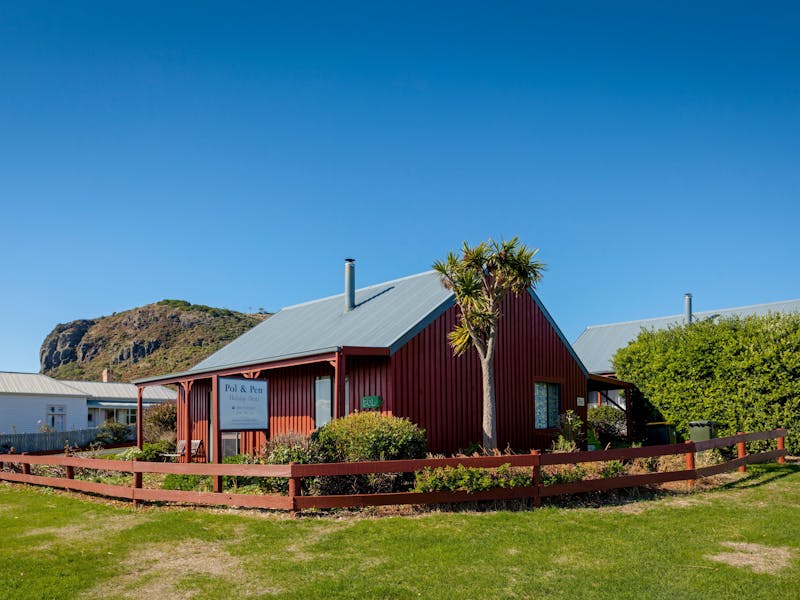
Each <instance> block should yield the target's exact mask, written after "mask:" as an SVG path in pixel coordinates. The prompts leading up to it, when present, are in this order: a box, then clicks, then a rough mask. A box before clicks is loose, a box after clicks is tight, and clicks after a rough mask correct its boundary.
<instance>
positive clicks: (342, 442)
mask: <svg viewBox="0 0 800 600" xmlns="http://www.w3.org/2000/svg"><path fill="white" fill-rule="evenodd" d="M311 441H312V443H313V444H314V445H315V446H316V448H317V451H318V452H319V454H320V458H321V460H322V461H323V462H358V461H365V460H399V459H404V458H425V448H426V440H425V430H424V429H420V428H419V427H417V426H416V425H415V424H414V423H412V422H411V421H409V420H408V419H401V418H400V417H393V416H391V415H384V414H382V413H379V412H356V413H353V414H351V415H349V416H347V417H344V418H342V419H334V420H333V421H331V422H330V423H328V424H327V425H325V426H323V427H320V428H319V429H318V430H317V431H315V432H314V433H313V434H312V435H311Z"/></svg>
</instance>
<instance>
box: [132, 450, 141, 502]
mask: <svg viewBox="0 0 800 600" xmlns="http://www.w3.org/2000/svg"><path fill="white" fill-rule="evenodd" d="M137 460H139V459H138V458H135V457H134V459H133V463H132V467H133V492H132V493H131V496H132V499H133V507H134V508H136V507H137V506H138V505H139V502H138V500H137V499H136V490H140V489H142V473H141V472H140V471H137V470H136V461H137Z"/></svg>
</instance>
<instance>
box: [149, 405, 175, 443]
mask: <svg viewBox="0 0 800 600" xmlns="http://www.w3.org/2000/svg"><path fill="white" fill-rule="evenodd" d="M177 429H178V408H177V405H176V403H175V402H163V403H161V404H156V405H154V406H150V407H148V408H146V409H144V412H143V414H142V433H143V435H144V441H145V442H152V443H157V442H162V441H167V442H173V443H174V442H175V440H176V437H177Z"/></svg>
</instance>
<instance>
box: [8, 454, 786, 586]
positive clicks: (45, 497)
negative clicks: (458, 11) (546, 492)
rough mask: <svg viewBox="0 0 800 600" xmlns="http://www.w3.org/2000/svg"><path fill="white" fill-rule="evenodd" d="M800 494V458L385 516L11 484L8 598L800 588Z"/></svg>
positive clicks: (9, 489)
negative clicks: (276, 511)
mask: <svg viewBox="0 0 800 600" xmlns="http://www.w3.org/2000/svg"><path fill="white" fill-rule="evenodd" d="M798 506H800V465H798V464H797V463H795V464H789V465H785V466H778V465H767V466H760V467H754V468H752V470H751V472H750V473H748V475H747V476H746V477H744V478H742V479H740V480H738V481H736V482H734V483H732V484H730V485H729V486H726V487H725V488H723V489H720V490H718V491H714V492H704V493H696V494H692V495H688V496H672V497H666V498H662V499H658V500H650V501H642V502H636V503H632V504H628V505H624V506H621V507H608V508H602V509H564V508H544V509H540V510H534V511H522V512H508V511H499V512H486V513H467V512H460V513H428V514H421V515H418V516H402V517H382V518H355V517H352V516H347V517H344V518H340V517H336V516H335V515H334V516H324V517H321V518H314V517H310V518H302V519H290V518H287V517H283V516H276V515H271V514H264V513H260V512H255V511H214V510H206V509H197V510H195V509H178V508H157V507H153V508H144V509H138V510H137V509H133V508H131V507H128V506H125V505H120V504H110V503H102V502H98V501H90V500H87V499H86V498H85V497H82V496H70V495H66V494H62V493H58V492H53V491H50V490H46V489H40V488H32V487H24V486H16V485H14V486H12V485H6V484H3V485H0V531H2V535H3V542H2V544H0V572H2V574H3V576H2V578H0V597H2V598H74V597H85V598H128V597H130V598H134V597H135V598H141V597H170V598H181V597H189V596H194V597H198V598H228V597H235V596H240V597H273V596H274V597H279V598H281V597H287V598H288V597H292V598H323V597H324V598H410V597H422V598H542V597H546V598H675V597H679V598H767V597H769V598H776V597H777V598H793V597H797V594H798V587H797V586H798V584H797V582H798V581H800V510H798V508H797V507H798ZM729 542H747V543H749V544H757V545H758V546H753V547H754V548H756V549H757V550H758V551H759V552H760V553H761V554H762V555H763V556H762V558H763V557H764V556H767V557H768V556H770V555H771V554H773V553H774V552H770V551H769V548H777V549H783V550H782V552H783V556H784V558H785V557H786V556H788V557H789V559H788V560H785V561H784V563H782V564H769V563H768V564H767V571H771V572H762V573H758V572H754V571H753V569H752V568H751V567H748V566H747V565H740V566H735V565H733V564H726V563H728V562H733V561H732V560H731V561H727V560H725V557H726V556H729V555H731V556H733V551H732V550H731V548H730V547H726V546H725V545H724V544H725V543H729ZM765 547H769V548H765ZM711 555H722V557H723V561H724V562H717V561H715V560H712V559H711V558H709V557H710V556H711Z"/></svg>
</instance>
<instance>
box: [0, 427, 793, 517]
mask: <svg viewBox="0 0 800 600" xmlns="http://www.w3.org/2000/svg"><path fill="white" fill-rule="evenodd" d="M785 436H786V430H785V429H776V430H774V431H763V432H758V433H748V434H744V433H740V434H738V435H734V436H730V437H725V438H718V439H712V440H709V441H706V442H686V443H684V444H669V445H664V446H648V447H643V448H624V449H616V450H600V451H592V452H571V453H553V454H540V453H539V452H538V451H534V452H532V453H531V454H517V455H509V456H482V457H460V458H428V459H420V460H392V461H377V462H357V463H325V464H294V463H292V464H288V465H245V464H231V465H226V464H209V463H203V464H198V463H192V464H186V463H154V462H141V461H135V460H134V461H119V460H104V459H97V458H79V457H71V456H30V455H25V454H3V455H0V480H5V481H12V482H19V483H28V484H33V485H45V486H50V487H58V488H63V489H66V490H71V491H80V492H88V493H91V494H99V495H103V496H109V497H112V498H122V499H126V500H132V501H133V502H134V503H137V502H181V503H189V504H203V505H212V506H213V505H227V506H240V507H252V508H267V509H275V510H288V511H291V512H292V513H293V514H294V513H296V512H298V511H302V510H304V509H311V508H343V507H360V506H381V505H390V504H445V503H455V502H475V501H482V500H511V499H523V498H529V499H531V500H532V501H533V504H534V506H539V505H540V504H541V499H542V498H543V497H546V496H560V495H565V494H578V493H584V492H596V491H603V490H610V489H614V488H627V487H638V486H645V485H652V484H657V483H665V482H669V481H687V482H688V483H689V485H693V484H694V481H695V480H696V479H698V478H701V477H708V476H710V475H717V474H719V473H724V472H726V471H732V470H734V469H738V470H739V471H744V470H745V468H746V465H748V464H753V463H760V462H768V461H772V460H777V461H778V462H783V461H784V458H783V457H784V456H786V450H785V449H784V438H785ZM771 439H775V440H777V443H776V446H777V449H776V450H772V451H768V452H760V453H755V454H748V453H747V450H746V444H747V442H755V441H762V440H771ZM731 446H736V447H737V458H736V459H733V460H729V461H727V462H724V463H720V464H715V465H712V466H708V467H702V468H696V467H695V453H696V452H701V451H704V450H710V449H713V448H725V447H731ZM670 455H685V457H686V461H685V465H686V468H685V469H682V470H678V471H667V472H658V473H645V474H641V475H622V476H619V477H611V478H608V479H586V480H582V481H577V482H573V483H558V484H552V485H545V484H543V483H542V480H541V469H542V467H545V466H548V465H575V464H580V463H591V462H601V461H611V460H633V459H636V458H649V457H658V456H670ZM3 463H6V465H7V466H10V465H19V467H17V469H19V470H20V471H21V472H17V471H16V470H14V469H9V468H3V466H4V465H3ZM31 465H54V466H60V467H63V468H64V476H63V477H60V476H59V477H53V476H41V475H33V474H31ZM458 465H464V466H465V467H482V468H496V467H500V466H503V465H509V466H511V467H526V468H530V477H531V482H530V485H527V486H519V487H510V488H493V489H490V490H485V491H479V492H474V493H470V492H465V491H453V492H450V491H448V492H442V491H437V492H424V493H419V492H393V493H376V494H342V495H328V496H303V495H301V491H302V480H303V479H304V478H309V477H323V476H341V475H366V474H372V473H384V474H385V473H411V472H415V471H420V470H422V469H424V468H436V467H446V466H451V467H455V466H458ZM76 468H78V469H96V470H103V471H113V472H118V473H130V474H132V476H133V477H132V483H131V485H130V486H124V485H112V484H107V483H96V482H92V481H85V480H81V479H75V469H76ZM143 473H164V474H170V473H173V474H179V475H208V476H211V477H213V478H214V489H215V490H220V489H221V478H222V476H224V475H228V476H240V477H280V478H287V479H288V481H289V493H288V495H285V496H284V495H279V494H253V495H251V494H231V493H223V492H220V491H215V492H193V491H181V490H163V489H150V488H144V487H142V474H143Z"/></svg>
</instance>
